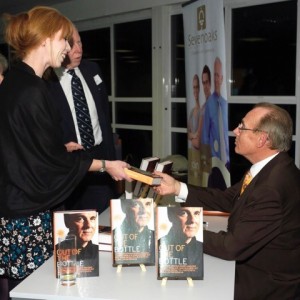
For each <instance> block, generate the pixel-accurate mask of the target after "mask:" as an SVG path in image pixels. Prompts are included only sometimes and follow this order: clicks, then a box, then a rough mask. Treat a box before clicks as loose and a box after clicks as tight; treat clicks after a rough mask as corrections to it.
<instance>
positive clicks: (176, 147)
mask: <svg viewBox="0 0 300 300" xmlns="http://www.w3.org/2000/svg"><path fill="white" fill-rule="evenodd" d="M172 154H180V155H183V156H185V157H186V158H187V135H186V133H181V132H172Z"/></svg>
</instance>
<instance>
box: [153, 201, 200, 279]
mask: <svg viewBox="0 0 300 300" xmlns="http://www.w3.org/2000/svg"><path fill="white" fill-rule="evenodd" d="M155 229H156V231H155V232H156V243H157V244H156V249H157V265H156V266H157V279H166V278H167V279H193V280H194V279H196V280H201V279H203V209H202V207H178V206H168V207H163V206H158V207H157V208H156V226H155Z"/></svg>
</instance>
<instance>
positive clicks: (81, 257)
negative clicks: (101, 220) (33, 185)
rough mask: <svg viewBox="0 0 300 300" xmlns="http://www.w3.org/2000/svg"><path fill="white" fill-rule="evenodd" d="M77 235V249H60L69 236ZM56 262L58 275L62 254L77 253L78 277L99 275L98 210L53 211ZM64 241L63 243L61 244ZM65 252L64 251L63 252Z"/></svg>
mask: <svg viewBox="0 0 300 300" xmlns="http://www.w3.org/2000/svg"><path fill="white" fill-rule="evenodd" d="M70 235H73V236H76V247H75V249H66V248H67V247H66V245H64V251H61V250H60V245H62V244H63V243H65V244H66V242H65V241H64V239H65V238H66V237H67V236H70ZM53 239H54V263H55V272H56V277H58V272H59V261H60V257H61V256H66V255H67V254H68V252H72V253H76V260H77V273H78V275H77V276H78V277H92V276H99V250H98V249H99V246H98V213H97V211H96V210H70V211H55V212H53ZM59 243H62V244H59ZM63 252H64V253H63Z"/></svg>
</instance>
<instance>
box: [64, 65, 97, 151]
mask: <svg viewBox="0 0 300 300" xmlns="http://www.w3.org/2000/svg"><path fill="white" fill-rule="evenodd" d="M68 73H69V74H70V75H72V80H71V86H72V95H73V100H74V106H75V112H76V119H77V124H78V129H79V133H80V138H81V144H82V146H83V147H84V149H90V148H91V147H93V146H94V144H95V139H94V133H93V127H92V121H91V116H90V112H89V107H88V105H87V102H86V98H85V95H84V91H83V87H82V83H81V80H80V78H79V77H78V76H77V75H76V73H75V71H74V70H68Z"/></svg>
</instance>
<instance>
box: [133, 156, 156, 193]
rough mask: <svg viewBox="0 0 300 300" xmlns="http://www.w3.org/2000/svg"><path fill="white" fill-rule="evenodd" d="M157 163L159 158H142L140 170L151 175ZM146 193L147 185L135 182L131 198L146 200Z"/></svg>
mask: <svg viewBox="0 0 300 300" xmlns="http://www.w3.org/2000/svg"><path fill="white" fill-rule="evenodd" d="M157 162H159V158H158V157H156V156H154V157H146V158H143V159H142V161H141V165H140V170H142V171H147V172H150V173H152V172H153V171H154V168H155V166H156V164H157ZM148 191H149V185H147V184H145V183H142V182H141V181H137V182H136V184H135V187H134V191H133V196H134V197H137V198H138V197H142V198H146V197H147V193H148Z"/></svg>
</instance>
